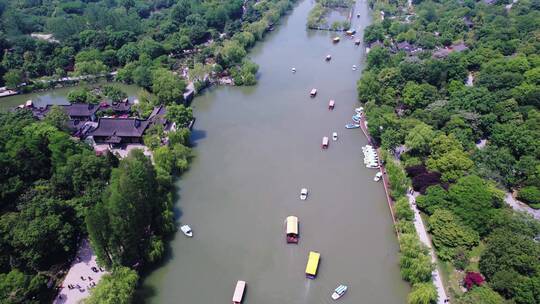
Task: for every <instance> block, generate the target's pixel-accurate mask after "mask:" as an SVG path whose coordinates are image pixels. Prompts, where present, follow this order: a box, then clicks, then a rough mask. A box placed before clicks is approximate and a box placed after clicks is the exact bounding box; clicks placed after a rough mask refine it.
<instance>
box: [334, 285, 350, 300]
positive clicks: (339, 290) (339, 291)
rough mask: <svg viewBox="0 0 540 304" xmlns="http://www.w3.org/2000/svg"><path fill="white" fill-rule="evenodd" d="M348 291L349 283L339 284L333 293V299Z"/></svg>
mask: <svg viewBox="0 0 540 304" xmlns="http://www.w3.org/2000/svg"><path fill="white" fill-rule="evenodd" d="M345 292H347V285H339V286H338V287H337V288H336V289H335V290H334V293H333V294H332V300H337V299H339V298H341V297H342V296H343V295H344V294H345Z"/></svg>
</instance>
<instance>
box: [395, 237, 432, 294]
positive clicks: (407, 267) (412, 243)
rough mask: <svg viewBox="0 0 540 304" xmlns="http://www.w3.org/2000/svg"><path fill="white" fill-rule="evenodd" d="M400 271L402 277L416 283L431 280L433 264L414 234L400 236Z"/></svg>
mask: <svg viewBox="0 0 540 304" xmlns="http://www.w3.org/2000/svg"><path fill="white" fill-rule="evenodd" d="M400 248H401V256H400V259H399V265H400V268H401V270H400V272H401V276H402V277H403V279H405V280H406V281H408V282H410V283H412V284H417V283H425V282H429V281H431V271H432V270H433V265H432V263H431V257H430V255H429V253H428V249H427V248H426V246H424V245H423V244H422V243H420V240H419V239H418V237H417V236H416V235H415V234H404V235H402V236H401V238H400Z"/></svg>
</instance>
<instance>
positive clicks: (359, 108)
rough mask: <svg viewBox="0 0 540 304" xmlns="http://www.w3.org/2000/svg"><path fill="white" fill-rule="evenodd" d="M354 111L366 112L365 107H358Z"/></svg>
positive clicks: (357, 112) (358, 112)
mask: <svg viewBox="0 0 540 304" xmlns="http://www.w3.org/2000/svg"><path fill="white" fill-rule="evenodd" d="M354 112H356V114H362V113H364V107H358V108H356V109H354Z"/></svg>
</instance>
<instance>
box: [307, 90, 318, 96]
mask: <svg viewBox="0 0 540 304" xmlns="http://www.w3.org/2000/svg"><path fill="white" fill-rule="evenodd" d="M315 95H317V89H315V88H313V89H311V91H310V92H309V96H311V97H315Z"/></svg>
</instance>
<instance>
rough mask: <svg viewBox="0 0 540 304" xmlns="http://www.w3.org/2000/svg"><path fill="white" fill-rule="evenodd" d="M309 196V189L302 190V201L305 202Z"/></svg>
mask: <svg viewBox="0 0 540 304" xmlns="http://www.w3.org/2000/svg"><path fill="white" fill-rule="evenodd" d="M307 195H308V191H307V188H302V190H300V199H301V200H303V201H305V200H306V199H307Z"/></svg>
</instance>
